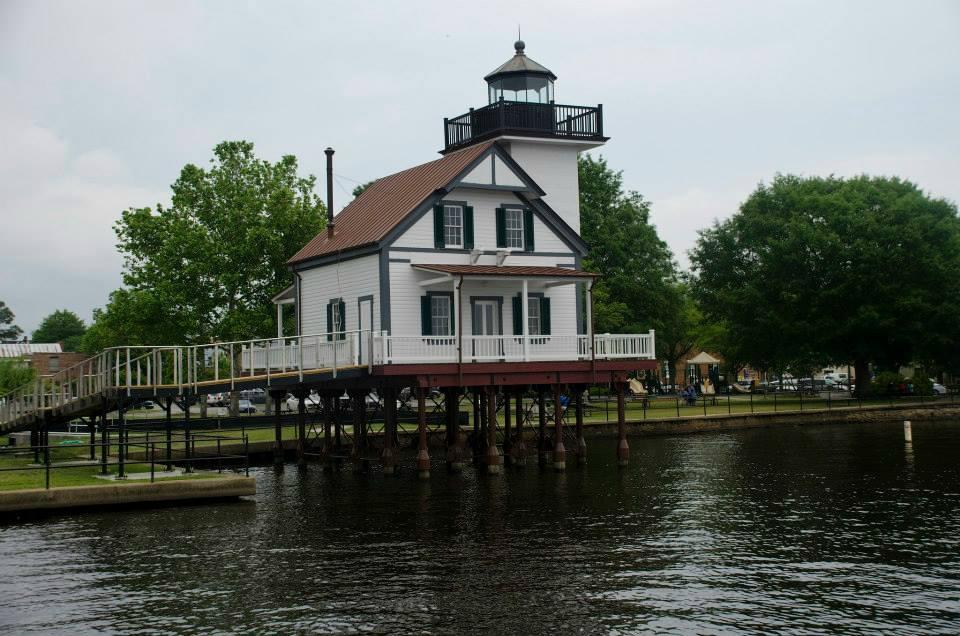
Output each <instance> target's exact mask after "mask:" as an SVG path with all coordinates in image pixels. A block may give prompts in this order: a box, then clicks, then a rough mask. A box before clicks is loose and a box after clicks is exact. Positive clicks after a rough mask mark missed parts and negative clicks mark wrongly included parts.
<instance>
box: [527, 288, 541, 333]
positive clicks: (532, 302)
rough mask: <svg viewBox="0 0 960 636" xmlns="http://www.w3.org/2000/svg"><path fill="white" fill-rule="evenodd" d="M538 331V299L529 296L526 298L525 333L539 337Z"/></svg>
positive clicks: (539, 326) (539, 327) (539, 325)
mask: <svg viewBox="0 0 960 636" xmlns="http://www.w3.org/2000/svg"><path fill="white" fill-rule="evenodd" d="M540 329H541V322H540V298H538V297H536V296H531V297H529V298H527V333H529V334H530V335H531V336H539V335H540Z"/></svg>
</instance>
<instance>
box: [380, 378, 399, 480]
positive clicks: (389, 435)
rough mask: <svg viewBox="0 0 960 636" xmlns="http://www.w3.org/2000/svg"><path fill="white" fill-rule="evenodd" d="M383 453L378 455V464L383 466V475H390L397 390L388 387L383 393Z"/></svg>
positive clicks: (393, 469) (392, 466) (395, 421)
mask: <svg viewBox="0 0 960 636" xmlns="http://www.w3.org/2000/svg"><path fill="white" fill-rule="evenodd" d="M382 395H383V452H382V453H381V454H380V463H381V464H382V465H383V474H384V475H392V474H394V471H395V470H396V467H395V465H394V457H393V438H394V436H395V435H396V431H397V390H396V389H394V388H392V387H390V388H384V389H383V392H382Z"/></svg>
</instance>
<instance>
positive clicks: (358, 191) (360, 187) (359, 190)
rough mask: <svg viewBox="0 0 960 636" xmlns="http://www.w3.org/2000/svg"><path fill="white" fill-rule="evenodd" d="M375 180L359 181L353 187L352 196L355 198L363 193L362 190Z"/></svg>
mask: <svg viewBox="0 0 960 636" xmlns="http://www.w3.org/2000/svg"><path fill="white" fill-rule="evenodd" d="M374 183H376V181H375V180H374V181H367V182H366V183H361V184H360V185H358V186H357V187H356V188H354V189H353V198H354V199H356V198H357V197H358V196H360V195H361V194H363V191H364V190H366V189H367V188H369V187H370V186H372V185H373V184H374Z"/></svg>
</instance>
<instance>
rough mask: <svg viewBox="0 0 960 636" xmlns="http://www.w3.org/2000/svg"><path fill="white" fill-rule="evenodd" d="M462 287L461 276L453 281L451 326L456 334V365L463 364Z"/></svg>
mask: <svg viewBox="0 0 960 636" xmlns="http://www.w3.org/2000/svg"><path fill="white" fill-rule="evenodd" d="M461 287H463V276H461V277H460V278H459V280H458V279H456V278H454V279H453V324H454V325H455V327H454V329H455V332H456V334H457V364H463V324H462V323H461V319H460V288H461Z"/></svg>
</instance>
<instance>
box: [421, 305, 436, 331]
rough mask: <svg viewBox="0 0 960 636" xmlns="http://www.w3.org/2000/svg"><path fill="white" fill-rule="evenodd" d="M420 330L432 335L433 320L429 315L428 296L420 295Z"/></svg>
mask: <svg viewBox="0 0 960 636" xmlns="http://www.w3.org/2000/svg"><path fill="white" fill-rule="evenodd" d="M420 330H421V331H422V332H423V335H425V336H432V335H433V320H432V317H431V315H430V297H429V296H421V297H420Z"/></svg>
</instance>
